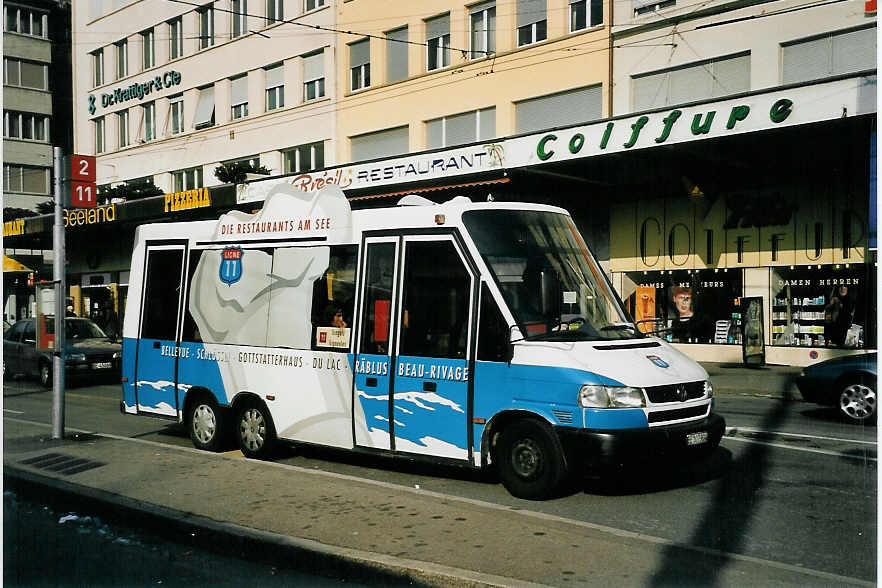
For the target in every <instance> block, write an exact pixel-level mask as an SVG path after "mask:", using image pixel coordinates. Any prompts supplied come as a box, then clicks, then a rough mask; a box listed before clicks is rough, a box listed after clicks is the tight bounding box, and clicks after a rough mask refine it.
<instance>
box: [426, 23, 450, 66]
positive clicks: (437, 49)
mask: <svg viewBox="0 0 882 588" xmlns="http://www.w3.org/2000/svg"><path fill="white" fill-rule="evenodd" d="M448 65H450V15H449V14H445V15H443V16H438V17H436V18H432V19H429V20H427V21H426V71H433V70H436V69H439V68H442V67H447V66H448Z"/></svg>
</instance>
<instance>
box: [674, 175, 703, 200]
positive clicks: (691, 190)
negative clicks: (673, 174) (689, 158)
mask: <svg viewBox="0 0 882 588" xmlns="http://www.w3.org/2000/svg"><path fill="white" fill-rule="evenodd" d="M680 181H681V182H683V188H684V189H685V190H686V196H687V197H689V198H690V199H692V200H698V199H699V198H703V197H704V192H702V191H701V188H699V187H698V186H697V185H695V182H693V181H692V180H690V179H689V178H687V177H686V176H682V177H681V178H680Z"/></svg>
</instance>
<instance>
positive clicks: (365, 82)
mask: <svg viewBox="0 0 882 588" xmlns="http://www.w3.org/2000/svg"><path fill="white" fill-rule="evenodd" d="M349 71H350V73H351V76H350V78H351V84H350V88H351V89H352V91H353V92H354V91H356V90H361V89H362V88H368V87H370V85H371V44H370V40H369V39H364V40H363V41H358V42H356V43H352V44H351V45H349Z"/></svg>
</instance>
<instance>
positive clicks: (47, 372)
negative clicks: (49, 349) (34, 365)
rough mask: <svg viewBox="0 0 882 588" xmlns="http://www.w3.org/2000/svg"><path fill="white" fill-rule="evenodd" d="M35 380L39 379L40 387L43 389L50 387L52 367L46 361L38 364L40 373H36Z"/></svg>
mask: <svg viewBox="0 0 882 588" xmlns="http://www.w3.org/2000/svg"><path fill="white" fill-rule="evenodd" d="M37 378H39V380H40V385H41V386H43V387H44V388H51V387H52V366H51V365H50V364H49V362H48V361H41V362H40V371H39V372H38V373H37Z"/></svg>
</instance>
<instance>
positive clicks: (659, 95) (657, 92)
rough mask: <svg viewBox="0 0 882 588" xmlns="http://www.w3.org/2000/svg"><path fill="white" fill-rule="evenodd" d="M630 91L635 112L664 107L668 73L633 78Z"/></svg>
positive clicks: (666, 101) (666, 99)
mask: <svg viewBox="0 0 882 588" xmlns="http://www.w3.org/2000/svg"><path fill="white" fill-rule="evenodd" d="M631 91H632V94H633V102H634V111H635V112H640V111H641V110H649V109H650V108H656V107H658V106H664V105H665V104H667V103H668V72H664V73H660V74H653V75H650V76H640V77H637V78H634V81H633V82H632V83H631Z"/></svg>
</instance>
